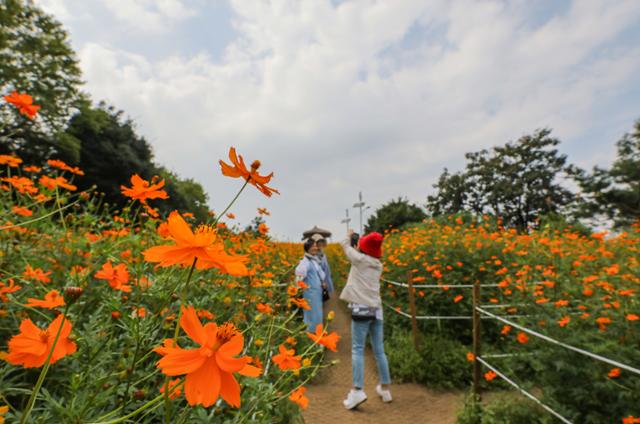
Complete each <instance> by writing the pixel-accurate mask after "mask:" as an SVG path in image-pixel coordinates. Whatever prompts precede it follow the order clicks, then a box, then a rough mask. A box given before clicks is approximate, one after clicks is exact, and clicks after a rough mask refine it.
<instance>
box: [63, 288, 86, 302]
mask: <svg viewBox="0 0 640 424" xmlns="http://www.w3.org/2000/svg"><path fill="white" fill-rule="evenodd" d="M83 292H84V290H83V289H82V288H81V287H65V288H64V301H65V302H67V304H68V305H71V304H72V303H74V302H75V301H76V300H78V298H79V297H80V296H82V293H83Z"/></svg>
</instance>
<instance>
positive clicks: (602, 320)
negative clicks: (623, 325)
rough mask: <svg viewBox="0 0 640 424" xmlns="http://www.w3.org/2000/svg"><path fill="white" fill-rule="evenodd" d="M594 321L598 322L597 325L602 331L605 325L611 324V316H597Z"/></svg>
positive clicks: (605, 327)
mask: <svg viewBox="0 0 640 424" xmlns="http://www.w3.org/2000/svg"><path fill="white" fill-rule="evenodd" d="M596 323H597V324H598V327H600V331H604V330H606V329H607V325H608V324H611V318H609V317H599V318H596Z"/></svg>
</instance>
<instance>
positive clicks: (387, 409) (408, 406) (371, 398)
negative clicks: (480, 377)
mask: <svg viewBox="0 0 640 424" xmlns="http://www.w3.org/2000/svg"><path fill="white" fill-rule="evenodd" d="M339 303H340V304H339ZM325 307H326V308H327V309H332V310H334V311H335V313H336V317H335V320H334V321H333V322H332V323H331V328H330V330H331V331H337V332H338V333H339V334H340V336H342V338H341V339H340V342H339V344H338V352H337V353H333V352H330V351H327V361H331V360H334V359H337V360H339V363H338V364H337V365H334V366H332V367H330V368H327V369H325V370H324V371H323V372H322V373H321V374H320V375H319V376H318V377H317V378H316V379H315V380H314V382H313V383H312V384H309V385H308V386H307V393H306V395H307V396H308V397H309V401H310V402H309V407H308V408H307V409H306V411H305V412H304V419H305V422H306V423H307V424H323V423H330V424H343V423H344V424H350V423H366V424H375V423H386V424H403V423H419V424H431V423H433V424H436V423H437V424H455V422H456V420H455V417H456V411H457V410H458V409H459V408H460V406H461V405H462V401H463V395H462V394H460V393H450V392H439V391H434V390H429V389H427V388H425V387H424V386H420V385H417V384H393V385H391V393H392V395H393V402H391V403H389V404H385V403H383V402H382V400H380V397H378V395H377V394H376V392H375V387H376V384H377V383H378V373H377V369H376V364H375V359H374V357H373V353H372V352H371V348H370V346H368V347H367V351H366V356H365V378H364V381H365V387H364V389H365V392H366V393H367V396H368V400H367V401H366V402H365V403H363V404H362V405H360V406H359V407H358V408H357V409H356V410H353V411H348V410H346V409H345V408H344V406H342V400H343V399H344V398H345V397H346V394H347V392H348V391H349V389H350V388H351V338H350V331H349V328H350V321H351V317H350V316H349V315H348V312H347V310H346V308H345V307H344V305H343V304H342V302H340V301H339V300H337V299H336V296H333V298H332V299H331V300H330V301H329V302H328V304H325ZM385 332H386V329H385ZM391 374H392V375H393V370H391Z"/></svg>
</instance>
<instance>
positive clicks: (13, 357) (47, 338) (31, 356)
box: [5, 314, 76, 368]
mask: <svg viewBox="0 0 640 424" xmlns="http://www.w3.org/2000/svg"><path fill="white" fill-rule="evenodd" d="M63 320H64V324H63V323H62V321H63ZM61 325H62V330H61V331H60V336H59V337H58V342H57V343H56V345H55V347H53V341H54V340H55V338H56V334H57V333H58V330H59V329H60V326H61ZM69 334H71V323H70V322H69V321H68V320H66V319H65V317H64V315H62V314H60V315H58V316H57V317H56V319H54V320H53V321H52V322H51V324H49V327H47V329H46V330H42V329H41V328H39V327H37V326H36V325H35V324H34V323H33V322H31V320H30V319H25V320H23V321H22V323H21V324H20V334H17V335H15V336H13V337H12V338H11V340H9V354H8V355H7V357H6V359H5V360H6V361H7V362H8V363H10V364H13V365H22V366H23V367H25V368H37V367H41V366H43V365H44V363H45V361H46V360H47V356H48V355H49V352H51V350H52V349H53V354H52V355H51V360H50V363H52V364H53V363H55V362H57V361H58V360H60V359H62V358H64V357H65V356H67V355H71V354H72V353H74V352H75V351H76V344H75V343H74V342H72V341H71V340H70V339H69Z"/></svg>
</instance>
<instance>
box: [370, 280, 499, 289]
mask: <svg viewBox="0 0 640 424" xmlns="http://www.w3.org/2000/svg"><path fill="white" fill-rule="evenodd" d="M380 281H384V282H385V283H389V284H392V285H394V286H398V287H409V284H407V283H400V282H398V281H393V280H386V279H384V278H381V279H380ZM411 287H413V288H414V289H447V288H449V289H451V288H454V289H471V288H473V284H411ZM481 287H498V284H481Z"/></svg>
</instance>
